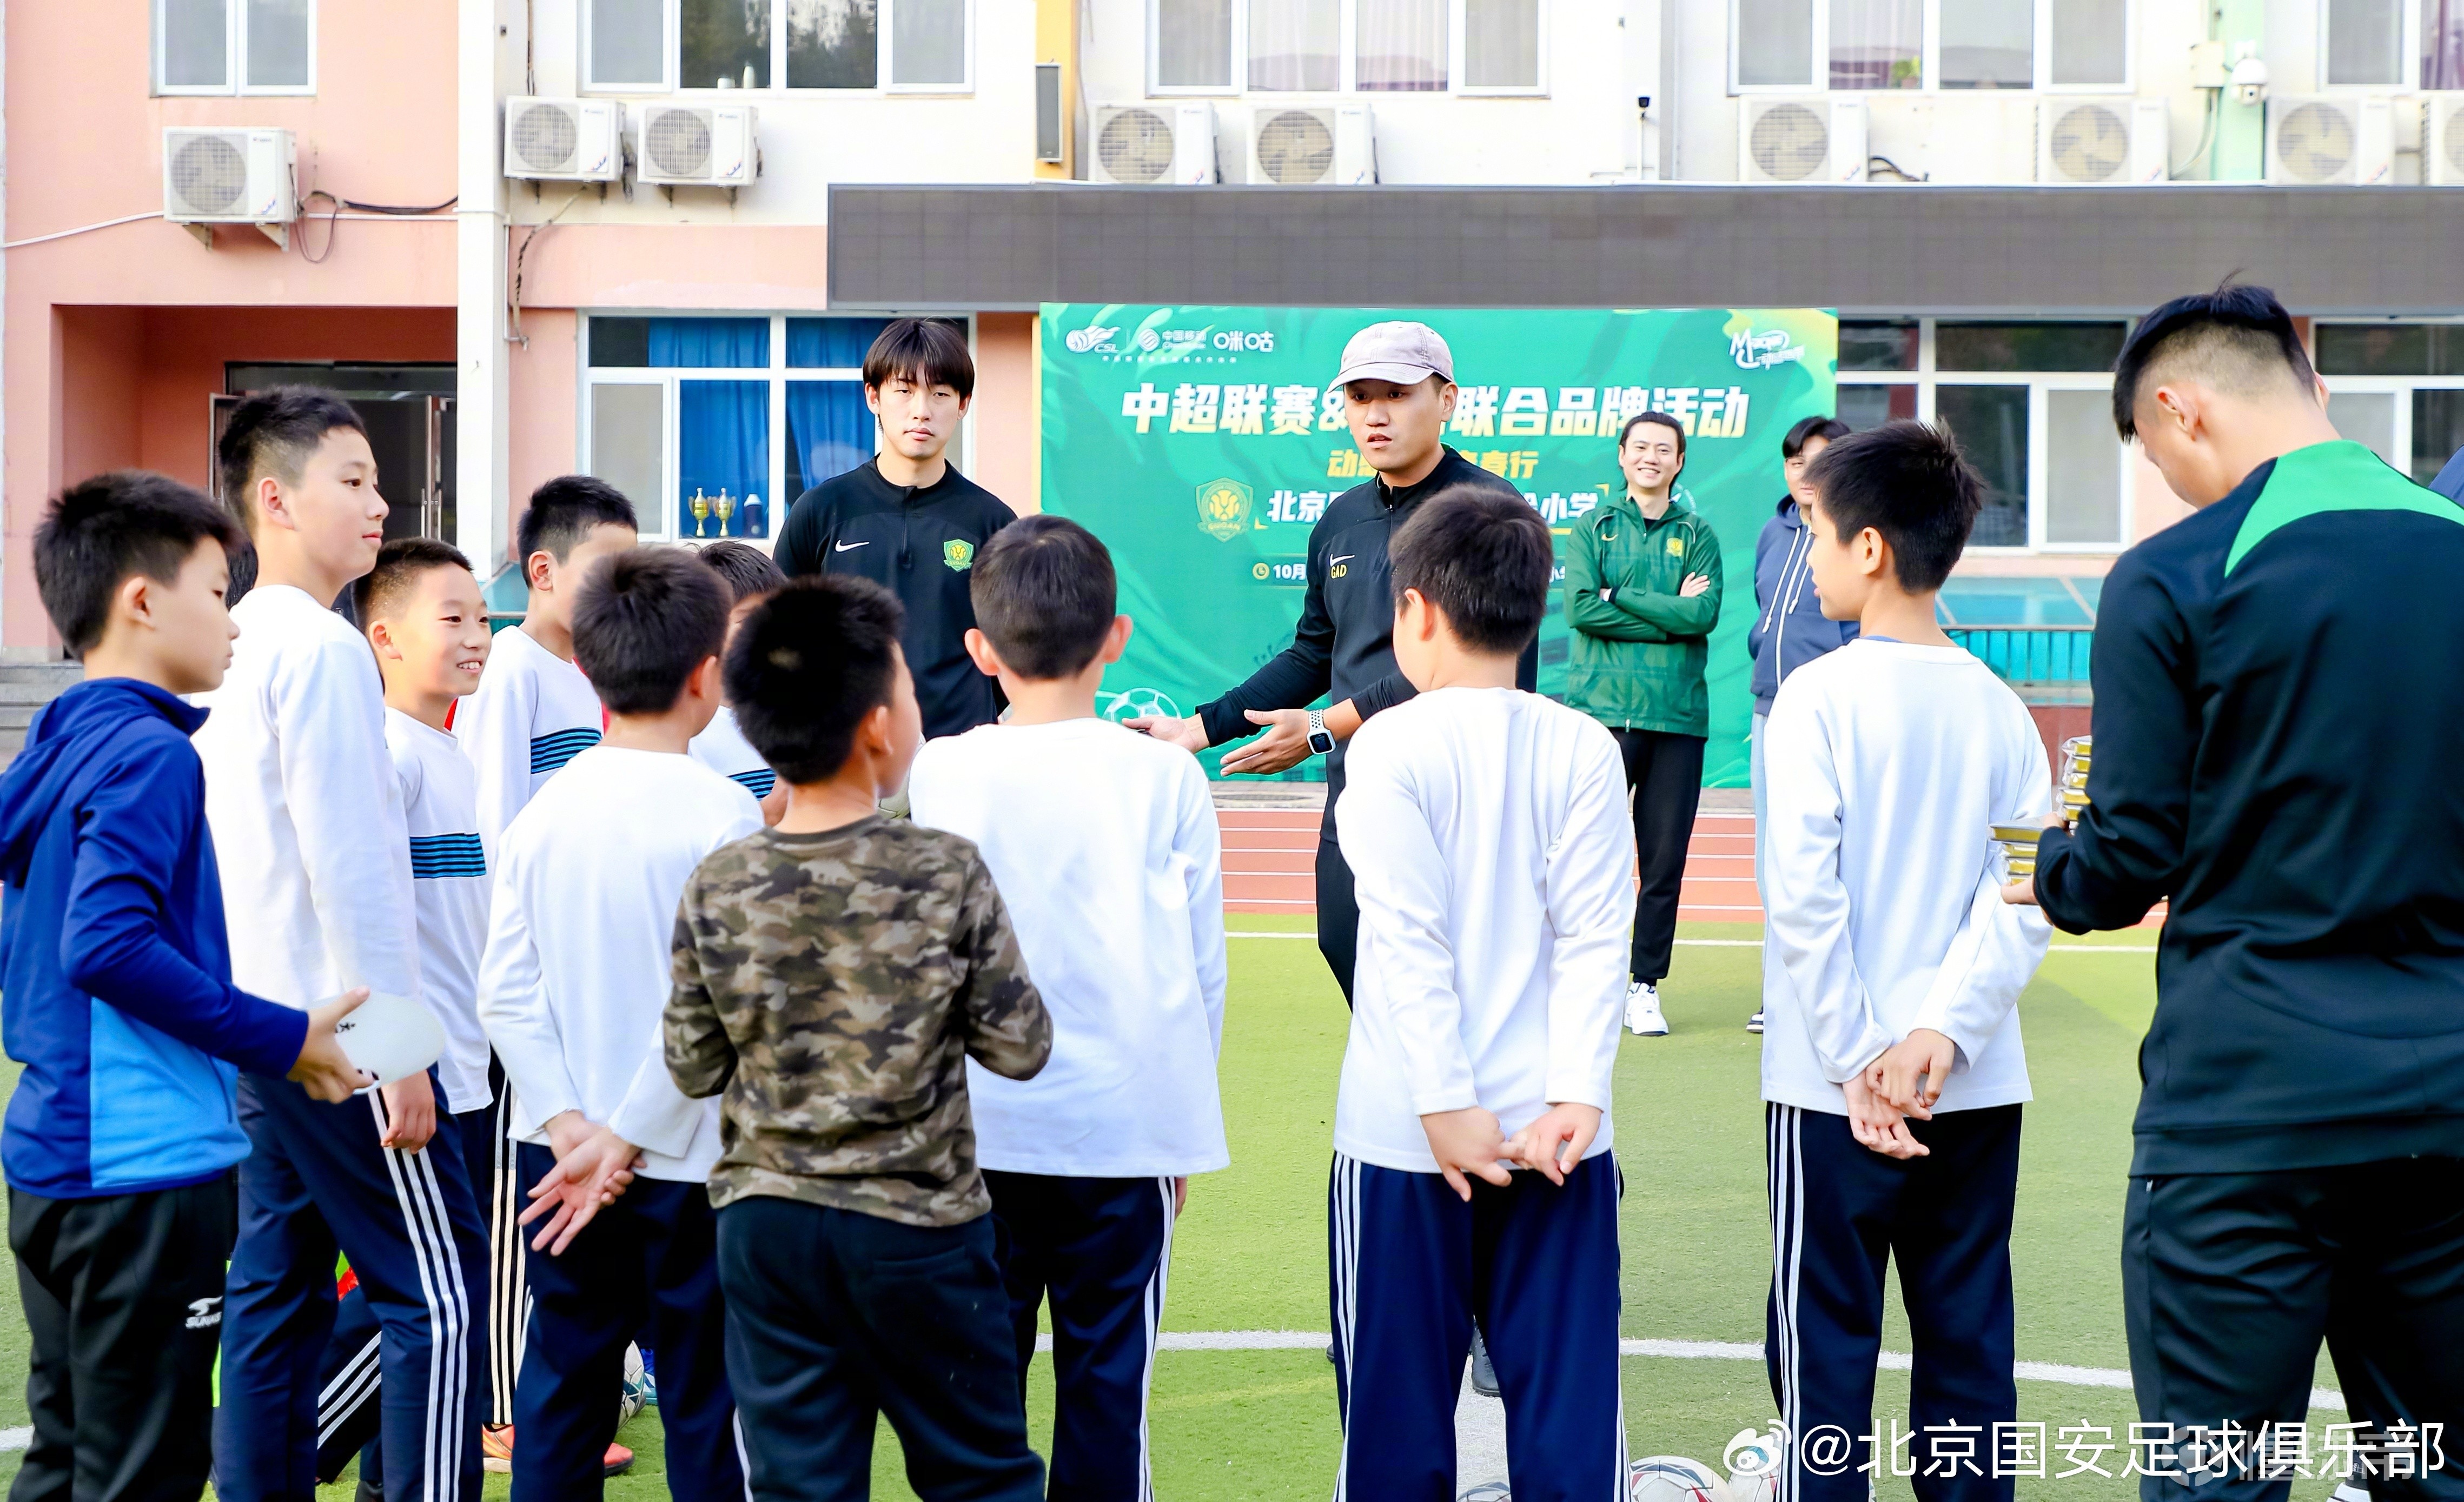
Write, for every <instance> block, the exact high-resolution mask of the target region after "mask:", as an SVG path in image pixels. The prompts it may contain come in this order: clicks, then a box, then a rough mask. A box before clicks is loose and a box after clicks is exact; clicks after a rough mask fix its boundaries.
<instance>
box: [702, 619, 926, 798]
mask: <svg viewBox="0 0 2464 1502" xmlns="http://www.w3.org/2000/svg"><path fill="white" fill-rule="evenodd" d="M905 618H906V612H905V611H903V610H902V609H900V608H899V604H898V597H896V596H894V595H892V594H891V593H890V591H888V590H886V589H883V588H882V587H881V586H880V585H878V584H876V583H874V582H872V580H870V579H868V578H858V577H855V576H854V575H851V574H818V575H811V576H808V577H803V578H797V579H790V580H788V581H787V584H786V587H785V588H783V589H781V590H780V591H779V592H778V593H776V594H774V595H772V596H771V597H770V598H769V599H765V600H763V601H762V602H761V603H760V604H759V605H756V606H754V607H753V613H752V614H751V615H749V616H746V617H745V618H744V625H743V628H742V629H741V630H739V631H737V633H736V642H735V644H734V645H732V646H730V647H729V648H728V652H727V677H726V682H727V702H728V704H729V705H730V706H731V707H734V708H735V710H736V728H737V729H739V730H742V731H743V732H744V738H745V739H746V740H747V741H750V742H752V744H753V749H754V750H755V751H759V752H760V753H761V759H762V760H763V761H766V762H768V763H769V764H770V766H771V768H772V770H774V771H776V772H777V773H779V775H780V776H781V777H782V778H784V779H786V780H787V781H788V782H791V783H800V784H808V783H815V782H820V781H822V780H823V779H824V778H825V777H828V776H829V775H831V774H832V773H836V772H837V771H838V770H839V769H840V768H841V767H843V766H846V765H847V753H848V752H849V751H852V750H854V748H855V732H856V727H858V726H860V725H862V724H863V723H864V717H865V716H866V715H868V714H870V713H871V712H872V711H873V710H875V709H877V708H879V707H882V706H883V705H886V704H888V703H889V702H890V695H891V686H892V684H893V681H894V677H895V671H896V665H897V661H898V658H897V652H898V629H899V626H900V624H901V623H902V622H903V621H904V620H905Z"/></svg>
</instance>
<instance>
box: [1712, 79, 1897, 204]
mask: <svg viewBox="0 0 2464 1502" xmlns="http://www.w3.org/2000/svg"><path fill="white" fill-rule="evenodd" d="M1865 124H1866V121H1865V101H1864V100H1863V99H1847V98H1832V97H1831V96H1829V95H1823V94H1813V95H1807V96H1804V97H1802V98H1791V97H1789V96H1786V95H1749V96H1747V97H1746V98H1743V99H1741V100H1739V101H1738V108H1737V181H1739V182H1741V183H1803V184H1809V185H1822V184H1836V183H1862V182H1863V181H1865V154H1866V153H1865Z"/></svg>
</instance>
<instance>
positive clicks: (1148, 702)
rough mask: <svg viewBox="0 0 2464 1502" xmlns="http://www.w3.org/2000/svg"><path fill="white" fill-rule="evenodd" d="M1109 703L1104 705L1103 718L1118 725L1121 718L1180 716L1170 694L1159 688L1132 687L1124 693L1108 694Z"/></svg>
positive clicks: (1175, 717)
mask: <svg viewBox="0 0 2464 1502" xmlns="http://www.w3.org/2000/svg"><path fill="white" fill-rule="evenodd" d="M1106 697H1108V698H1110V699H1111V703H1110V704H1108V705H1106V706H1104V718H1105V719H1107V720H1110V721H1111V722H1112V723H1113V724H1115V725H1118V724H1119V723H1120V722H1122V721H1123V720H1136V719H1144V718H1146V717H1147V716H1149V715H1157V714H1162V715H1170V716H1171V717H1172V718H1174V719H1176V720H1177V719H1178V718H1180V706H1178V705H1177V704H1175V703H1173V700H1172V695H1170V694H1168V693H1165V692H1164V691H1163V690H1162V689H1160V688H1132V689H1130V690H1128V691H1127V692H1125V693H1116V694H1110V695H1107V696H1106Z"/></svg>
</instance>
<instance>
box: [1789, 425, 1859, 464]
mask: <svg viewBox="0 0 2464 1502" xmlns="http://www.w3.org/2000/svg"><path fill="white" fill-rule="evenodd" d="M1855 431H1856V429H1855V428H1852V427H1850V426H1849V425H1848V424H1845V423H1843V422H1841V421H1839V420H1838V419H1837V418H1836V417H1800V418H1798V419H1797V420H1796V423H1795V425H1793V426H1792V427H1791V428H1790V429H1789V430H1788V436H1787V437H1785V438H1782V439H1781V440H1780V441H1779V456H1780V457H1781V458H1782V459H1793V458H1795V457H1796V456H1797V455H1799V454H1801V453H1803V452H1805V446H1806V445H1808V444H1810V443H1812V442H1814V441H1815V439H1817V438H1819V439H1821V440H1822V441H1823V442H1824V443H1826V444H1836V443H1837V442H1839V440H1841V439H1843V438H1845V437H1847V436H1848V435H1849V434H1850V433H1852V432H1855Z"/></svg>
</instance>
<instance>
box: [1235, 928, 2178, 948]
mask: <svg viewBox="0 0 2464 1502" xmlns="http://www.w3.org/2000/svg"><path fill="white" fill-rule="evenodd" d="M1223 937H1225V938H1226V939H1307V940H1309V942H1310V943H1311V944H1314V943H1316V942H1317V935H1316V934H1315V933H1313V932H1311V933H1268V932H1264V931H1259V930H1243V929H1226V930H1224V934H1223ZM1675 942H1676V943H1678V944H1681V945H1692V946H1694V947H1696V948H1701V949H1759V948H1761V947H1763V942H1762V941H1761V940H1760V939H1679V940H1677V941H1675ZM2053 951H2054V952H2055V953H2056V954H2153V953H2155V952H2156V946H2154V945H2152V944H2057V945H2055V946H2053Z"/></svg>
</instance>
